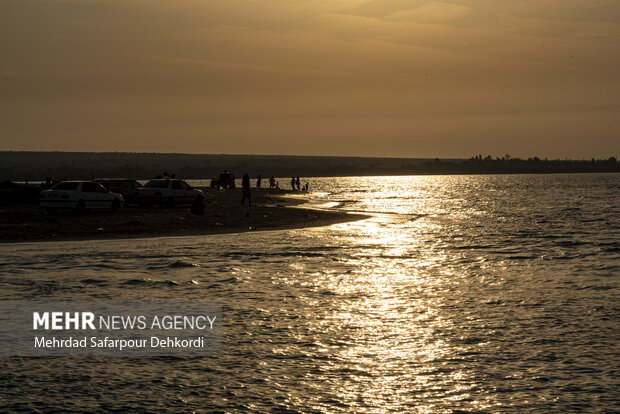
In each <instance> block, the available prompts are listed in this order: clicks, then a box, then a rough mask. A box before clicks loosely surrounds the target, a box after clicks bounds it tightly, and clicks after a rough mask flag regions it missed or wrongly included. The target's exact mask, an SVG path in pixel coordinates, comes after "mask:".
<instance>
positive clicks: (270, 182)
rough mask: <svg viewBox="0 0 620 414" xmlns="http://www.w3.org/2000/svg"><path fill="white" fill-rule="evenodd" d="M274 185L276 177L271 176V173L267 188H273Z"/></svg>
mask: <svg viewBox="0 0 620 414" xmlns="http://www.w3.org/2000/svg"><path fill="white" fill-rule="evenodd" d="M275 187H276V179H275V178H273V175H272V176H271V177H269V188H275Z"/></svg>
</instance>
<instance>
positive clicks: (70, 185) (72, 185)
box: [52, 183, 79, 191]
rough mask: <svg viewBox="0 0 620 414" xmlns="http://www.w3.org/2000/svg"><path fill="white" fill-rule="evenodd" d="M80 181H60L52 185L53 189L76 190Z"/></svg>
mask: <svg viewBox="0 0 620 414" xmlns="http://www.w3.org/2000/svg"><path fill="white" fill-rule="evenodd" d="M78 184H79V183H58V184H56V185H55V186H53V187H52V190H61V191H75V190H77V187H78Z"/></svg>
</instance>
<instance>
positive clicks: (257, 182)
mask: <svg viewBox="0 0 620 414" xmlns="http://www.w3.org/2000/svg"><path fill="white" fill-rule="evenodd" d="M262 179H263V177H261V175H260V174H258V178H257V179H256V188H260V182H261V180H262Z"/></svg>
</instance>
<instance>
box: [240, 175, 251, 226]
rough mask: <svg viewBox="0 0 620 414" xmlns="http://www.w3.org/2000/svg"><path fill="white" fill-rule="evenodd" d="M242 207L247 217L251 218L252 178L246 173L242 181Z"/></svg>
mask: <svg viewBox="0 0 620 414" xmlns="http://www.w3.org/2000/svg"><path fill="white" fill-rule="evenodd" d="M241 206H243V212H244V213H245V216H246V217H250V176H249V175H248V174H247V173H245V174H243V179H242V180H241Z"/></svg>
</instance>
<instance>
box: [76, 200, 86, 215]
mask: <svg viewBox="0 0 620 414" xmlns="http://www.w3.org/2000/svg"><path fill="white" fill-rule="evenodd" d="M85 210H86V203H84V200H78V202H77V204H76V205H75V212H76V213H83V212H84V211H85Z"/></svg>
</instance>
